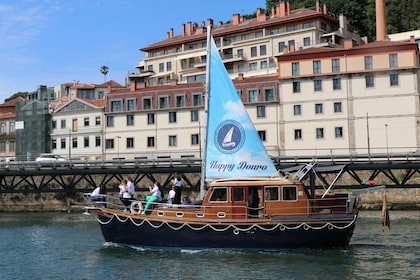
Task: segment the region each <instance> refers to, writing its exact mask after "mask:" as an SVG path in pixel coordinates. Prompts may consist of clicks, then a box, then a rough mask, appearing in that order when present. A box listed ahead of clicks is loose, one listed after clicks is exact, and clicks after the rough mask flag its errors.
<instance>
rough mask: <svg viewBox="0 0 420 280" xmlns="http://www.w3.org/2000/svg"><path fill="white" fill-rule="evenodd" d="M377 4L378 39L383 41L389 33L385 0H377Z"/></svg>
mask: <svg viewBox="0 0 420 280" xmlns="http://www.w3.org/2000/svg"><path fill="white" fill-rule="evenodd" d="M375 5H376V41H383V40H385V35H387V30H386V29H387V28H386V9H385V0H376V2H375Z"/></svg>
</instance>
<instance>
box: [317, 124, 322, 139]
mask: <svg viewBox="0 0 420 280" xmlns="http://www.w3.org/2000/svg"><path fill="white" fill-rule="evenodd" d="M316 138H317V139H323V138H324V129H323V128H322V127H318V128H316Z"/></svg>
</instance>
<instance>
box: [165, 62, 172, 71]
mask: <svg viewBox="0 0 420 280" xmlns="http://www.w3.org/2000/svg"><path fill="white" fill-rule="evenodd" d="M166 71H172V62H171V61H168V62H166Z"/></svg>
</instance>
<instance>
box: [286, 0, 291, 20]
mask: <svg viewBox="0 0 420 280" xmlns="http://www.w3.org/2000/svg"><path fill="white" fill-rule="evenodd" d="M288 15H290V2H289V0H287V1H286V16H288Z"/></svg>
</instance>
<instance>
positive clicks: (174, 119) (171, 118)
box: [169, 112, 176, 123]
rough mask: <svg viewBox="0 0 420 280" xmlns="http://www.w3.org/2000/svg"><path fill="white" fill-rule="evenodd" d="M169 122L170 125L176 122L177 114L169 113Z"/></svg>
mask: <svg viewBox="0 0 420 280" xmlns="http://www.w3.org/2000/svg"><path fill="white" fill-rule="evenodd" d="M169 122H170V123H175V122H176V112H169Z"/></svg>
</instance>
